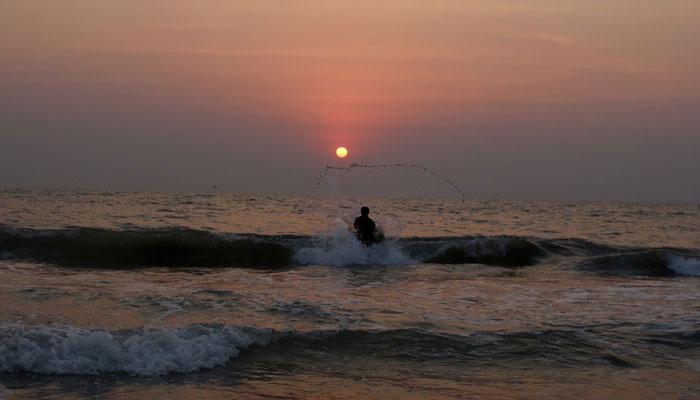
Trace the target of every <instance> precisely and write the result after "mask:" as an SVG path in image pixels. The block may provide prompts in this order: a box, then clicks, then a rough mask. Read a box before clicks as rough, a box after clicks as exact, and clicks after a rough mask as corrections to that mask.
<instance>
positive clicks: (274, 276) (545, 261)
mask: <svg viewBox="0 0 700 400" xmlns="http://www.w3.org/2000/svg"><path fill="white" fill-rule="evenodd" d="M301 200H302V199H300V198H292V197H264V196H234V195H223V194H148V193H135V194H129V193H78V192H67V191H62V192H48V191H44V192H42V191H6V192H0V385H1V386H0V398H4V397H7V398H13V399H14V398H17V399H19V398H55V399H73V398H85V397H87V398H108V399H109V398H115V399H116V398H119V399H141V398H168V399H170V398H174V399H179V398H182V399H191V398H204V397H206V398H214V399H217V398H222V399H223V398H232V397H235V398H356V397H364V398H426V399H428V398H430V399H435V398H437V399H440V398H489V399H511V398H533V399H534V398H562V399H564V398H566V399H568V398H616V399H638V398H669V399H679V398H681V399H682V398H685V399H692V398H700V389H698V387H699V386H698V382H700V290H699V289H700V279H698V276H700V206H698V205H633V204H605V203H581V204H579V203H571V204H569V203H567V204H564V203H548V202H541V203H538V202H466V203H461V202H457V201H447V200H419V199H403V200H382V199H357V200H351V199H344V200H342V201H340V200H333V201H329V200H313V199H306V200H303V201H301ZM300 201H301V203H300ZM365 203H366V204H368V205H370V207H372V209H373V213H372V216H373V217H375V219H376V220H377V221H378V222H379V223H380V224H381V226H382V227H383V229H384V231H385V233H386V235H387V237H388V239H387V240H386V241H385V242H383V243H382V244H380V245H377V246H373V247H372V248H365V247H363V246H361V245H360V244H358V243H357V241H355V240H354V238H353V237H352V235H351V233H350V232H349V231H348V229H347V225H348V221H351V218H353V217H354V215H355V212H356V210H357V209H358V208H359V205H361V204H365ZM300 209H303V210H304V211H303V212H302V211H300Z"/></svg>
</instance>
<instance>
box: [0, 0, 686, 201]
mask: <svg viewBox="0 0 700 400" xmlns="http://www.w3.org/2000/svg"><path fill="white" fill-rule="evenodd" d="M699 20H700V1H698V0H664V1H659V0H558V1H557V0H488V1H487V0H474V1H468V0H455V1H440V0H431V1H427V0H420V1H409V0H402V1H369V0H353V1H329V0H319V1H272V0H270V1H265V0H252V1H243V0H236V1H230V0H209V1H194V0H191V1H184V0H162V1H156V0H153V1H144V0H50V1H41V0H0V188H14V187H28V188H42V187H50V188H79V189H99V190H158V191H206V190H208V189H209V188H210V187H211V185H218V187H219V190H220V191H226V192H253V193H298V194H303V193H307V192H309V191H310V190H311V189H312V186H313V182H314V179H315V176H316V175H317V174H318V173H319V172H320V170H321V168H322V166H323V165H325V164H327V163H334V164H343V163H350V162H365V163H386V162H398V161H404V162H415V163H420V164H423V165H425V166H427V167H430V168H432V169H434V170H435V171H437V172H440V173H442V174H444V175H446V176H449V177H451V178H452V179H453V180H454V181H455V182H456V183H458V184H459V185H461V186H462V187H463V188H464V191H465V194H466V196H467V198H473V199H484V198H506V199H552V200H627V201H679V202H700V39H699V38H700V23H698V21H699ZM338 145H345V146H347V147H348V148H349V149H350V157H349V158H348V159H347V160H346V161H342V162H340V161H337V160H335V159H334V149H335V147H336V146H338ZM365 178H367V175H365V176H364V178H363V179H365ZM370 178H371V179H369V180H368V181H366V182H370V181H371V182H372V184H371V185H370V187H369V190H365V192H369V194H376V195H392V194H402V195H405V194H409V195H410V194H415V195H424V196H430V195H431V194H432V191H439V189H434V188H432V186H431V187H429V188H427V189H424V190H421V189H420V186H421V185H422V184H423V183H424V181H425V178H422V177H420V176H418V173H417V172H415V171H413V172H411V171H406V172H404V173H400V172H398V171H394V172H392V173H390V174H386V173H382V174H379V173H378V174H377V175H376V176H371V177H370ZM358 182H360V183H357V184H358V185H359V184H361V183H362V182H364V181H362V180H358ZM368 185H369V184H368ZM438 186H439V185H438ZM355 189H357V188H355ZM366 189H367V188H366ZM348 190H351V191H352V190H354V189H353V188H352V187H351V188H350V189H348ZM357 190H358V191H359V190H360V189H357ZM374 190H376V192H373V191H374Z"/></svg>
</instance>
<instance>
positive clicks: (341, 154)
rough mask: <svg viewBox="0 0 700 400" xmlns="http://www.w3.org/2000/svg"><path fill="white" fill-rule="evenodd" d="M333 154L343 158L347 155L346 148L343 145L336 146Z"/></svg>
mask: <svg viewBox="0 0 700 400" xmlns="http://www.w3.org/2000/svg"><path fill="white" fill-rule="evenodd" d="M335 155H336V156H338V158H345V157H347V156H348V149H346V148H345V147H342V146H341V147H338V148H337V149H335Z"/></svg>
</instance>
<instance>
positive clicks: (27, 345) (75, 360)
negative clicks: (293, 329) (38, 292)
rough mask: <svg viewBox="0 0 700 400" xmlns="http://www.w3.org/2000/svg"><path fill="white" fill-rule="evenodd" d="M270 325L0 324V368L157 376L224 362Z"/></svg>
mask: <svg viewBox="0 0 700 400" xmlns="http://www.w3.org/2000/svg"><path fill="white" fill-rule="evenodd" d="M270 338H271V331H260V330H257V331H254V330H251V329H241V328H236V327H230V326H206V325H191V326H188V327H184V328H171V329H168V328H161V329H155V328H147V329H141V330H130V331H116V332H110V331H106V330H99V329H82V328H73V327H27V326H21V325H16V326H4V327H0V372H32V373H37V374H57V375H63V374H74V375H97V374H105V373H126V374H129V375H145V376H156V375H165V374H169V373H182V372H192V371H197V370H201V369H206V368H213V367H215V366H220V365H224V364H225V363H227V362H228V361H229V360H231V359H233V358H234V357H236V356H237V355H238V354H239V353H240V351H241V350H242V349H245V348H247V347H248V346H250V345H253V344H264V343H267V342H269V340H270Z"/></svg>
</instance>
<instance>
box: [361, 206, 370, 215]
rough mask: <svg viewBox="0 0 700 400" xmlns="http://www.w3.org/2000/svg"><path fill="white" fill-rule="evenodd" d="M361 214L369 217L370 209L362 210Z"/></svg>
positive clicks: (363, 208)
mask: <svg viewBox="0 0 700 400" xmlns="http://www.w3.org/2000/svg"><path fill="white" fill-rule="evenodd" d="M360 214H362V215H369V207H362V208H360Z"/></svg>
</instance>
